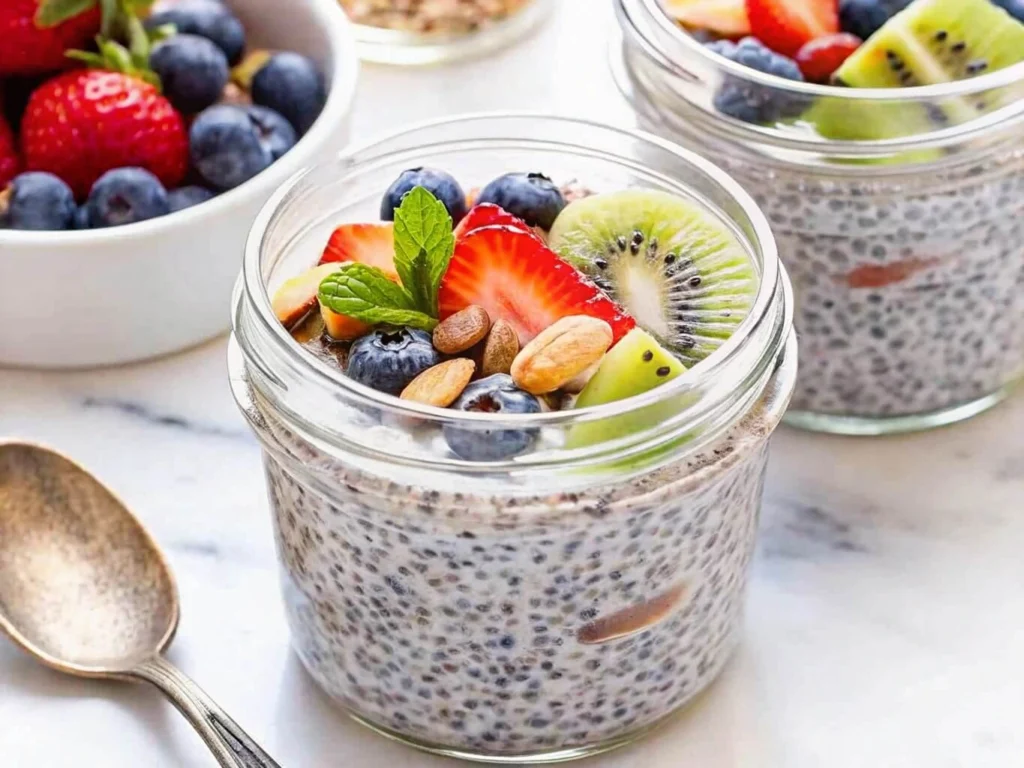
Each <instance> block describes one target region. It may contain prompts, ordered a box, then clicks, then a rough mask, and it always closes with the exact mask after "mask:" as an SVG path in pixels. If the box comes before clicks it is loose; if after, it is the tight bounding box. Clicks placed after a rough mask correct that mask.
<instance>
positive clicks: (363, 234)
mask: <svg viewBox="0 0 1024 768" xmlns="http://www.w3.org/2000/svg"><path fill="white" fill-rule="evenodd" d="M335 261H358V262H359V263H360V264H366V265H367V266H370V267H377V268H378V269H380V270H381V271H382V272H384V274H386V275H387V276H388V277H390V278H391V279H392V280H395V281H396V282H397V281H398V273H397V272H396V271H395V225H394V224H393V223H392V222H390V221H385V222H376V223H373V224H342V225H341V226H340V227H338V228H337V229H335V230H334V232H333V233H332V234H331V239H330V240H328V241H327V246H326V247H325V248H324V252H323V255H322V256H321V257H320V263H321V264H328V263H330V262H335Z"/></svg>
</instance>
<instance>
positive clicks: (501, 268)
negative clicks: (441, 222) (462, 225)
mask: <svg viewBox="0 0 1024 768" xmlns="http://www.w3.org/2000/svg"><path fill="white" fill-rule="evenodd" d="M580 202H583V201H580ZM577 204H579V203H577ZM567 210H568V209H567ZM438 300H439V304H440V313H441V314H440V317H441V318H442V319H444V318H446V317H448V316H449V315H453V314H455V313H456V312H458V311H459V310H461V309H465V308H466V307H468V306H470V305H472V304H477V305H479V306H481V307H483V308H484V309H485V310H487V313H488V315H490V317H491V318H492V319H493V320H497V319H498V318H501V319H503V320H506V321H507V322H508V323H509V324H510V325H511V326H512V328H513V329H514V330H515V332H516V334H517V336H518V338H519V340H520V341H521V342H528V341H530V339H532V338H533V337H534V336H536V335H537V334H538V333H540V332H541V331H543V330H544V329H545V328H547V327H548V326H550V325H552V324H554V323H555V322H556V321H557V320H560V319H561V318H563V317H568V316H569V315H590V316H591V317H597V318H599V319H601V320H604V321H605V322H607V323H608V324H609V325H610V326H611V328H612V333H613V340H614V341H618V340H619V339H620V338H622V336H624V335H625V334H626V333H628V332H629V330H630V329H631V328H633V326H634V325H635V321H634V320H633V318H632V317H630V316H629V315H628V314H626V312H625V311H624V310H623V309H622V308H621V307H620V306H618V305H617V304H616V303H615V302H613V301H612V300H611V299H609V298H608V297H607V296H606V295H605V294H604V293H602V292H601V290H600V289H599V288H598V287H597V286H595V285H594V284H593V283H592V282H591V281H590V280H588V279H587V278H585V277H584V276H583V275H581V274H580V273H579V272H578V271H577V270H576V269H575V268H574V267H573V266H572V265H571V264H569V263H567V262H565V261H563V260H562V259H560V258H559V257H558V256H557V255H556V254H555V253H554V252H552V251H551V250H550V249H549V248H547V247H546V246H545V245H544V243H542V242H541V241H540V240H539V239H537V238H536V237H535V236H533V235H531V234H528V233H526V232H523V231H522V230H520V229H515V228H513V227H508V226H493V227H483V228H482V229H477V230H475V231H474V232H471V233H470V234H468V235H466V236H465V237H464V238H463V239H462V240H460V241H459V242H458V243H457V244H456V246H455V252H454V255H453V256H452V259H451V264H450V265H449V266H448V271H447V272H446V274H445V275H444V279H443V280H442V281H441V289H440V292H439V294H438Z"/></svg>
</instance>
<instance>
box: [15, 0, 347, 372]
mask: <svg viewBox="0 0 1024 768" xmlns="http://www.w3.org/2000/svg"><path fill="white" fill-rule="evenodd" d="M229 4H230V5H231V6H232V7H233V8H234V9H235V12H236V13H237V14H238V15H239V17H240V18H241V19H242V21H243V23H244V24H245V27H246V31H247V37H248V41H249V45H250V47H265V48H275V49H287V50H295V51H300V52H302V53H304V54H306V55H307V56H310V57H312V58H313V59H315V60H316V61H318V62H319V63H320V65H321V66H322V68H323V71H324V73H325V76H326V78H327V83H328V97H327V103H326V105H325V106H324V110H323V112H322V113H321V115H320V117H319V119H318V120H317V121H316V123H315V124H314V125H313V126H312V128H310V130H309V132H308V133H307V134H306V135H305V136H303V137H302V139H301V140H300V141H299V143H298V144H296V145H295V147H294V148H293V149H292V150H291V151H290V152H288V154H286V155H285V156H284V157H282V158H281V159H280V160H278V161H277V162H276V163H274V164H273V165H272V166H271V167H270V168H268V169H267V170H265V171H264V172H263V173H261V174H259V175H258V176H256V177H255V178H253V179H250V180H249V181H248V182H246V183H245V184H243V185H241V186H240V187H237V188H236V189H233V190H231V191H229V192H225V193H224V194H222V195H220V196H218V197H216V198H214V199H213V200H212V201H210V202H207V203H203V204H201V205H198V206H195V207H194V208H189V209H186V210H184V211H181V212H178V213H174V214H171V215H169V216H164V217H161V218H158V219H152V220H150V221H144V222H140V223H138V224H130V225H128V226H124V227H113V228H110V229H101V230H91V231H82V232H74V231H72V232H15V231H12V230H0V365H17V366H32V367H44V368H72V367H86V366H97V365H110V364H114V363H125V362H129V361H133V360H140V359H144V358H148V357H155V356H158V355H163V354H167V353H169V352H173V351H176V350H180V349H184V348H186V347H189V346H192V345H194V344H198V343H199V342H202V341H205V340H207V339H209V338H212V337H213V336H216V335H218V334H220V333H222V332H224V331H226V330H227V329H228V326H229V325H230V317H229V306H230V298H231V290H232V287H233V286H234V283H235V279H236V278H237V277H238V272H239V269H240V268H241V264H242V249H243V246H244V244H245V238H246V235H247V233H248V230H249V225H250V223H251V221H252V219H253V218H254V217H255V216H256V213H257V212H258V211H259V210H260V208H261V207H262V206H263V203H264V202H266V200H267V198H268V197H269V196H270V194H271V193H272V192H274V190H276V189H277V188H278V187H279V186H280V185H281V183H282V182H283V181H284V180H285V179H287V178H288V177H290V176H291V175H292V174H293V173H295V171H296V170H298V169H299V168H301V167H303V166H306V165H309V164H310V163H312V162H315V161H317V160H323V159H324V158H325V157H326V156H328V155H331V154H333V153H334V152H336V151H337V150H339V149H341V147H342V146H344V144H345V143H346V142H347V140H348V132H349V118H350V113H351V107H352V101H353V98H354V96H355V85H356V76H357V74H358V60H357V57H356V52H355V42H354V39H353V36H352V32H351V25H350V24H349V22H348V19H347V18H346V17H345V14H344V12H343V11H342V10H341V9H340V7H339V6H338V4H337V1H336V0H288V2H287V3H281V0H229Z"/></svg>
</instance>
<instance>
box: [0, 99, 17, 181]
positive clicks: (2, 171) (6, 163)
mask: <svg viewBox="0 0 1024 768" xmlns="http://www.w3.org/2000/svg"><path fill="white" fill-rule="evenodd" d="M20 168H21V161H20V160H19V159H18V149H17V147H16V146H15V143H14V133H13V132H12V131H11V127H10V126H9V125H7V121H6V120H5V119H4V116H3V115H0V191H2V190H3V188H4V187H6V186H7V182H9V181H10V180H11V179H13V178H14V177H15V176H17V175H18V170H19V169H20Z"/></svg>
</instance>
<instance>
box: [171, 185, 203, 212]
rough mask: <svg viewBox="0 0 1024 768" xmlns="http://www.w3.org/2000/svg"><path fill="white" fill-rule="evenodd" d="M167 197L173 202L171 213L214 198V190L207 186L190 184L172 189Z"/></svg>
mask: <svg viewBox="0 0 1024 768" xmlns="http://www.w3.org/2000/svg"><path fill="white" fill-rule="evenodd" d="M167 199H168V201H170V204H171V213H174V212H175V211H183V210H185V209H186V208H191V207H192V206H193V205H199V204H200V203H205V202H206V201H207V200H212V199H213V192H211V191H210V190H208V189H206V188H205V187H197V186H188V187H178V188H177V189H172V190H171V191H170V192H168V193H167Z"/></svg>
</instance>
